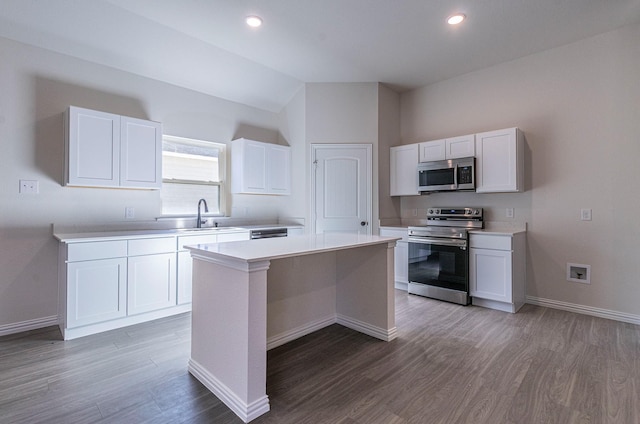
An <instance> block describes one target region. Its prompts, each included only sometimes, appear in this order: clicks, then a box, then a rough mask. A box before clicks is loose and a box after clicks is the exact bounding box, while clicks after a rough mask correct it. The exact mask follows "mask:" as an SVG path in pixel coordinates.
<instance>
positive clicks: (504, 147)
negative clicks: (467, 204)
mask: <svg viewBox="0 0 640 424" xmlns="http://www.w3.org/2000/svg"><path fill="white" fill-rule="evenodd" d="M523 140H524V139H523V136H522V133H521V132H520V131H519V130H518V129H517V128H509V129H506V130H499V131H490V132H486V133H481V134H476V192H478V193H500V192H518V191H522V190H523V184H524V181H523V179H524V145H523V144H524V142H523Z"/></svg>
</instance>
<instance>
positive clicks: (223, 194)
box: [161, 134, 227, 218]
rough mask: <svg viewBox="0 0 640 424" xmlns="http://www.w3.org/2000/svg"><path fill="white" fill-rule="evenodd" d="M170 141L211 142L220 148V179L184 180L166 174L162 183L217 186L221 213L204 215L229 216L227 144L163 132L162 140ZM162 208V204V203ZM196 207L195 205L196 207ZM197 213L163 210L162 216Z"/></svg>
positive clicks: (188, 142)
mask: <svg viewBox="0 0 640 424" xmlns="http://www.w3.org/2000/svg"><path fill="white" fill-rule="evenodd" d="M165 141H168V142H173V143H182V144H192V145H193V144H202V145H206V144H210V145H212V146H213V147H214V148H217V149H218V150H219V153H218V176H219V181H217V182H216V181H198V180H184V179H172V178H164V175H163V177H162V184H163V185H164V184H165V183H167V184H185V185H205V186H217V187H218V206H219V207H218V210H219V213H217V214H216V213H211V212H208V213H203V214H202V216H206V217H226V216H227V213H226V212H227V201H226V199H227V184H226V183H227V180H226V175H227V145H226V144H225V143H219V142H215V141H210V140H202V139H196V138H187V137H178V136H174V135H169V134H163V135H162V142H163V145H164V142H165ZM164 152H165V150H164V147H163V149H162V160H163V166H164ZM161 208H162V205H161ZM194 209H195V207H194ZM195 215H196V214H195V213H176V214H171V213H165V212H162V216H163V217H170V218H180V217H192V216H195Z"/></svg>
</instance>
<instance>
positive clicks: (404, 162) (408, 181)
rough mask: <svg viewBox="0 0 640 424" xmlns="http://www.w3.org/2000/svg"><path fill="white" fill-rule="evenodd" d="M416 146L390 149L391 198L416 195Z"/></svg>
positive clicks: (409, 145) (417, 147) (410, 145)
mask: <svg viewBox="0 0 640 424" xmlns="http://www.w3.org/2000/svg"><path fill="white" fill-rule="evenodd" d="M418 150H419V145H418V144H408V145H405V146H397V147H392V148H391V151H390V154H389V157H390V160H391V163H390V176H389V178H390V184H389V190H390V195H391V196H412V195H418V194H420V192H419V191H418V156H419V153H418Z"/></svg>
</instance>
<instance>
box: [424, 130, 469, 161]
mask: <svg viewBox="0 0 640 424" xmlns="http://www.w3.org/2000/svg"><path fill="white" fill-rule="evenodd" d="M474 155H475V135H474V134H469V135H462V136H458V137H452V138H446V139H442V140H433V141H425V142H423V143H420V162H432V161H436V160H446V159H456V158H467V157H472V156H474Z"/></svg>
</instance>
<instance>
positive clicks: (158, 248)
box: [129, 237, 176, 256]
mask: <svg viewBox="0 0 640 424" xmlns="http://www.w3.org/2000/svg"><path fill="white" fill-rule="evenodd" d="M175 251H176V239H175V237H162V238H148V239H135V240H129V256H140V255H153V254H156V253H167V252H175Z"/></svg>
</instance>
